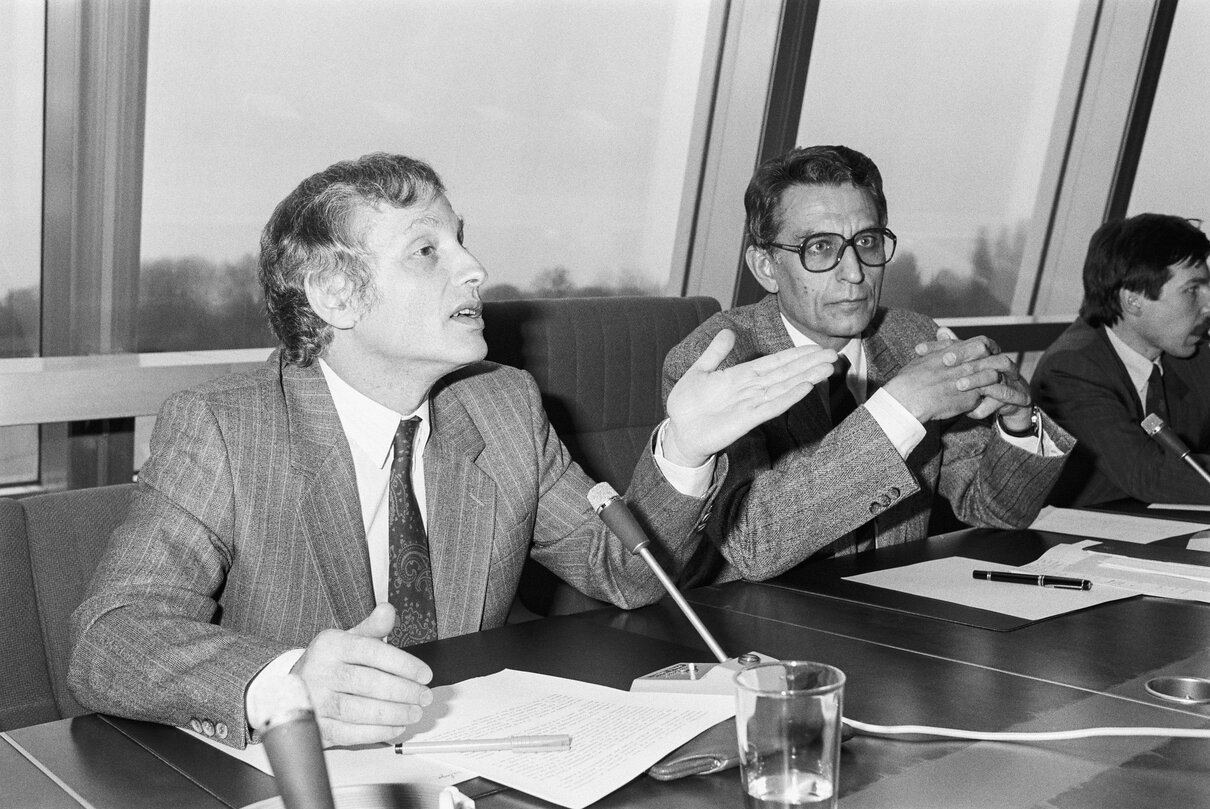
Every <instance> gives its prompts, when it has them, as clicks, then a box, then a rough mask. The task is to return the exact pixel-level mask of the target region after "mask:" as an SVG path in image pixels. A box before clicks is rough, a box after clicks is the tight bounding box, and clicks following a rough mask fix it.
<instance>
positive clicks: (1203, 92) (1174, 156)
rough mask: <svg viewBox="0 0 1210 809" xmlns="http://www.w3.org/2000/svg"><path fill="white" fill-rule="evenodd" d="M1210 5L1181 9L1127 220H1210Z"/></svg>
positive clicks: (1199, 2)
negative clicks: (1209, 37) (1149, 216)
mask: <svg viewBox="0 0 1210 809" xmlns="http://www.w3.org/2000/svg"><path fill="white" fill-rule="evenodd" d="M1207 31H1210V3H1208V2H1205V0H1182V2H1180V3H1179V4H1177V7H1176V16H1175V18H1174V19H1173V24H1172V33H1171V34H1170V35H1169V38H1168V48H1167V50H1166V51H1165V54H1164V66H1163V69H1162V70H1161V71H1160V81H1159V85H1158V87H1157V88H1156V94H1155V101H1154V103H1153V105H1152V108H1151V117H1150V119H1149V120H1148V124H1147V135H1146V138H1145V140H1144V141H1143V151H1142V153H1141V154H1140V156H1139V166H1138V171H1137V173H1136V175H1135V180H1134V187H1133V189H1132V192H1131V195H1130V206H1129V210H1128V215H1134V214H1136V213H1143V212H1145V211H1150V212H1153V213H1168V214H1174V215H1176V216H1185V217H1195V218H1197V219H1202V220H1207V221H1210V188H1208V187H1207V183H1208V181H1210V148H1208V146H1207V138H1208V135H1207V133H1210V87H1207V84H1206V77H1207V76H1208V75H1210V50H1207V48H1206V37H1205V34H1206V32H1207Z"/></svg>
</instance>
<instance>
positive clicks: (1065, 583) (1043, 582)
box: [971, 570, 1092, 590]
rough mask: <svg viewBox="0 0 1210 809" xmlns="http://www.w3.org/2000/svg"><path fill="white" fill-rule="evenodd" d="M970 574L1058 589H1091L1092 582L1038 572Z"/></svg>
mask: <svg viewBox="0 0 1210 809" xmlns="http://www.w3.org/2000/svg"><path fill="white" fill-rule="evenodd" d="M971 575H972V576H973V577H974V578H976V579H986V580H987V581H1002V582H1008V583H1010V584H1034V585H1037V586H1038V587H1054V588H1057V589H1059V590H1091V589H1092V582H1090V581H1089V580H1088V579H1073V578H1069V577H1067V576H1045V575H1042V574H1039V573H1010V572H1008V571H1002V570H974V571H971Z"/></svg>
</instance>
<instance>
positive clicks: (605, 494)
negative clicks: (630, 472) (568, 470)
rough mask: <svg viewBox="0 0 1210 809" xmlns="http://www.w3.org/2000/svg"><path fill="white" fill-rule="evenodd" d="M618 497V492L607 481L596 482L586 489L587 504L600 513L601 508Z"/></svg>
mask: <svg viewBox="0 0 1210 809" xmlns="http://www.w3.org/2000/svg"><path fill="white" fill-rule="evenodd" d="M617 499H618V492H617V490H616V489H615V488H613V487H612V486H610V485H609V484H608V483H598V484H597V485H596V486H593V487H592V488H591V489H589V490H588V504H589V505H590V506H592V510H593V511H595V512H596V513H598V514H600V513H601V509H603V508H605V506H607V505H609V504H610V503H612V502H613V501H614V500H617Z"/></svg>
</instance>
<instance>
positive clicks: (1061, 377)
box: [1033, 319, 1210, 506]
mask: <svg viewBox="0 0 1210 809" xmlns="http://www.w3.org/2000/svg"><path fill="white" fill-rule="evenodd" d="M1160 362H1161V363H1162V364H1163V366H1164V389H1165V392H1166V394H1167V401H1168V422H1169V426H1170V427H1172V429H1173V430H1175V431H1176V434H1177V435H1178V436H1180V438H1181V440H1182V441H1184V442H1185V445H1186V446H1188V447H1189V448H1190V449H1191V450H1193V452H1194V453H1195V455H1196V457H1197V460H1198V462H1199V463H1201V464H1202V465H1203V466H1205V465H1206V464H1207V463H1210V455H1208V454H1207V451H1208V450H1210V351H1207V349H1206V347H1205V346H1202V347H1200V348H1198V350H1197V353H1196V354H1194V355H1193V356H1192V357H1189V358H1187V359H1181V358H1179V357H1170V356H1168V355H1164V357H1163V358H1162V359H1161V360H1160ZM1033 393H1034V397H1035V398H1036V399H1037V401H1038V404H1040V405H1041V406H1042V407H1044V408H1046V412H1048V413H1050V414H1052V415H1053V416H1054V417H1055V421H1057V422H1059V423H1060V424H1062V425H1063V426H1064V427H1066V428H1067V429H1068V430H1069V431H1070V432H1071V434H1072V435H1074V436H1075V437H1076V440H1077V441H1078V442H1079V444H1078V445H1077V446H1076V448H1075V450H1073V451H1072V454H1071V460H1070V461H1069V462H1068V464H1067V467H1066V468H1064V470H1063V474H1062V476H1061V477H1060V479H1059V483H1058V485H1056V486H1055V488H1054V491H1053V492H1052V493H1051V500H1052V502H1054V503H1056V504H1058V505H1073V506H1084V505H1092V504H1095V503H1104V502H1107V501H1109V500H1118V499H1121V498H1127V497H1129V498H1134V499H1136V500H1141V501H1143V502H1145V503H1210V487H1207V486H1206V482H1205V481H1204V480H1202V479H1201V477H1199V476H1198V474H1197V473H1196V472H1195V471H1193V470H1192V469H1190V468H1189V467H1188V466H1186V464H1185V462H1184V461H1182V460H1181V459H1180V458H1177V457H1175V456H1173V455H1172V454H1171V453H1169V452H1166V451H1165V450H1164V449H1163V448H1162V447H1161V446H1160V445H1159V444H1157V443H1155V442H1154V441H1152V440H1151V439H1150V438H1148V437H1147V434H1146V433H1145V432H1144V431H1143V429H1142V427H1140V426H1139V423H1140V422H1141V421H1142V420H1143V417H1144V416H1145V415H1146V413H1144V412H1143V404H1142V402H1140V401H1139V395H1138V393H1137V392H1136V391H1135V389H1134V383H1132V382H1131V381H1130V374H1128V373H1127V372H1126V366H1125V365H1123V364H1122V360H1121V358H1120V357H1119V356H1118V352H1117V351H1115V350H1114V348H1113V345H1112V344H1110V342H1109V336H1108V335H1107V334H1106V333H1105V327H1104V326H1100V327H1093V326H1090V325H1088V323H1087V321H1085V320H1082V319H1081V320H1077V321H1075V322H1074V323H1072V324H1071V325H1070V326H1069V327H1068V328H1067V330H1066V331H1065V332H1063V334H1061V335H1060V336H1059V339H1058V340H1056V341H1055V342H1054V344H1053V345H1051V346H1050V348H1048V349H1047V350H1046V353H1045V354H1043V355H1042V359H1041V360H1040V361H1039V362H1038V368H1037V370H1036V371H1035V372H1034V379H1033Z"/></svg>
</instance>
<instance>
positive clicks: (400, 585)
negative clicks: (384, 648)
mask: <svg viewBox="0 0 1210 809" xmlns="http://www.w3.org/2000/svg"><path fill="white" fill-rule="evenodd" d="M419 424H420V419H418V418H416V417H415V416H413V417H412V418H410V419H407V420H405V421H401V422H399V429H397V430H396V431H395V460H394V461H392V462H391V485H390V489H389V491H388V497H389V498H390V504H389V505H390V525H389V531H388V537H389V546H390V569H389V579H388V584H387V600H389V601H390V602H391V604H392V605H393V606H394V607H395V612H396V618H395V628H394V629H393V630H392V631H391V637H390V638H389V641H390V642H391V644H392V645H394V646H398V647H400V648H403V647H405V646H411V645H412V644H414V643H424V642H425V641H430V640H436V639H437V609H436V606H435V604H434V601H433V571H432V567H431V566H430V562H429V541H428V537H427V536H425V533H424V522H423V521H422V520H421V519H420V507H419V506H418V505H417V504H416V494H415V492H414V491H413V490H412V439H413V438H414V437H415V435H416V427H417V425H419Z"/></svg>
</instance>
